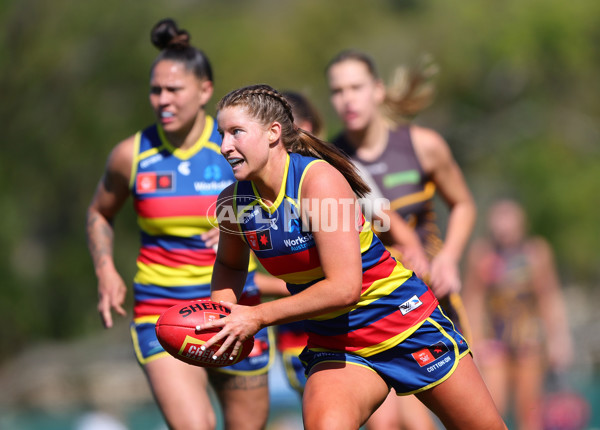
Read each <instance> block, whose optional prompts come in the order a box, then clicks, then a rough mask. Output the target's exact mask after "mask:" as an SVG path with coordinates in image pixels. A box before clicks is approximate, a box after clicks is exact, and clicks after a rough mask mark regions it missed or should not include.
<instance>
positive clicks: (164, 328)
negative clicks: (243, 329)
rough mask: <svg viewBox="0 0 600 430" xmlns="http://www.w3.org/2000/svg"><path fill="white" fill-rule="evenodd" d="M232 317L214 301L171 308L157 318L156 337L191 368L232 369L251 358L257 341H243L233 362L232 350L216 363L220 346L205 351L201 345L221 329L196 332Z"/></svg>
mask: <svg viewBox="0 0 600 430" xmlns="http://www.w3.org/2000/svg"><path fill="white" fill-rule="evenodd" d="M229 313H230V311H229V309H227V308H226V307H225V306H222V305H220V304H219V303H217V302H213V301H211V300H194V301H190V302H185V303H181V304H178V305H175V306H172V307H170V308H169V309H167V310H166V311H165V312H164V313H163V314H162V315H161V316H160V318H158V321H156V337H158V341H159V342H160V344H161V345H162V347H163V348H164V349H165V350H166V351H167V352H168V353H169V354H171V355H172V356H173V357H175V358H177V359H179V360H181V361H184V362H186V363H188V364H193V365H195V366H202V367H224V366H231V365H232V364H235V363H237V362H239V361H241V360H243V359H244V358H246V357H247V356H248V355H249V354H250V352H251V351H252V348H253V347H254V337H251V338H249V339H247V340H246V341H244V343H243V344H242V347H241V348H240V349H239V350H238V353H237V354H236V355H235V356H233V359H230V357H232V355H231V354H232V350H233V347H231V348H229V349H228V350H227V351H225V352H224V353H223V354H222V355H221V356H220V357H219V358H217V359H216V360H215V359H213V356H214V355H215V353H216V352H217V351H218V350H219V348H220V347H221V342H217V343H216V344H215V345H213V346H211V347H210V348H208V349H206V350H204V351H203V350H202V345H204V343H205V342H206V341H207V340H209V339H210V338H211V337H213V336H214V335H215V333H217V332H219V331H220V330H221V328H220V327H218V328H213V329H207V330H202V331H197V330H196V326H197V325H199V324H204V323H206V322H209V321H212V320H214V319H218V318H225V317H226V316H227V315H228V314H229Z"/></svg>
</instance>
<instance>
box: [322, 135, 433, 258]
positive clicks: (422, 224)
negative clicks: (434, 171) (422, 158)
mask: <svg viewBox="0 0 600 430" xmlns="http://www.w3.org/2000/svg"><path fill="white" fill-rule="evenodd" d="M333 143H334V144H335V145H336V146H337V147H339V148H340V149H342V150H343V151H344V152H346V153H347V154H348V155H350V157H351V158H353V159H355V160H357V161H359V162H360V163H361V164H362V166H363V167H364V169H365V170H366V171H367V172H368V173H369V174H370V175H371V176H372V178H373V180H374V181H375V184H376V186H377V188H378V189H379V191H380V192H381V194H382V195H383V197H385V198H386V199H388V200H389V201H390V207H391V209H393V210H395V211H396V212H398V214H399V215H400V216H402V217H403V218H404V219H405V220H406V221H407V222H408V224H409V225H411V226H412V227H413V228H414V229H415V231H416V232H417V234H418V235H419V237H420V238H421V241H422V243H423V246H424V248H425V251H426V252H427V254H428V255H429V256H430V257H432V256H434V255H436V254H437V253H438V252H439V250H440V249H441V247H442V240H441V233H440V230H439V228H438V226H437V224H436V217H435V212H434V202H433V197H434V195H435V190H436V187H435V183H434V182H433V181H432V180H431V178H430V177H429V176H428V175H427V174H426V173H425V172H424V171H423V168H422V166H421V163H420V162H419V160H418V158H417V155H416V153H415V149H414V146H413V142H412V139H411V136H410V126H401V127H398V128H396V129H394V130H391V131H390V133H389V136H388V142H387V146H386V148H385V150H384V151H383V153H382V154H381V155H380V156H379V157H378V158H377V159H376V160H371V161H365V160H362V159H360V158H358V157H357V155H356V148H354V147H353V146H352V145H351V144H350V142H349V141H348V139H347V138H346V137H345V136H344V134H340V135H339V136H338V137H336V138H335V139H334V140H333Z"/></svg>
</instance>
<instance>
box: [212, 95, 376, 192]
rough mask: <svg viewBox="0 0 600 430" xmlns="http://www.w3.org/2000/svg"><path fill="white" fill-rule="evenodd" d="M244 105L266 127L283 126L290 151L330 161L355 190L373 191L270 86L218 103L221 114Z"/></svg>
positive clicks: (342, 155)
mask: <svg viewBox="0 0 600 430" xmlns="http://www.w3.org/2000/svg"><path fill="white" fill-rule="evenodd" d="M234 106H242V107H244V108H245V109H246V111H247V112H248V113H249V114H250V115H251V116H252V117H253V118H254V119H256V120H258V121H259V122H261V123H262V124H265V125H266V124H270V123H272V122H274V121H277V122H278V123H280V124H281V141H282V142H283V145H284V147H285V149H286V150H287V151H288V152H295V153H298V154H301V155H306V156H309V157H315V158H319V159H322V160H325V161H327V162H328V163H329V164H331V165H332V166H333V167H335V168H336V169H337V170H339V171H340V173H341V174H342V175H343V176H344V177H345V178H346V180H347V181H348V182H349V183H350V187H352V190H353V191H354V192H355V193H356V194H357V195H358V196H359V197H363V196H365V195H366V194H368V193H369V191H370V189H369V186H368V185H367V184H365V182H364V181H363V180H362V178H361V177H360V175H359V174H358V172H357V171H356V168H355V167H354V164H352V161H351V160H350V158H348V156H347V155H346V154H345V153H344V152H342V151H341V150H339V149H338V148H336V147H335V146H333V145H331V144H329V143H327V142H324V141H322V140H321V139H319V138H318V137H316V136H315V135H313V134H312V133H309V132H307V131H305V130H302V129H301V128H298V127H297V126H296V125H295V124H294V115H293V113H292V107H291V106H290V104H289V103H288V101H287V100H286V99H285V97H284V96H283V95H282V94H281V93H279V92H278V91H276V90H275V89H273V88H272V87H270V86H269V85H264V84H259V85H251V86H248V87H244V88H240V89H237V90H233V91H231V92H230V93H229V94H227V95H226V96H225V97H223V98H222V99H221V100H219V102H218V103H217V111H220V110H223V109H225V108H227V107H234Z"/></svg>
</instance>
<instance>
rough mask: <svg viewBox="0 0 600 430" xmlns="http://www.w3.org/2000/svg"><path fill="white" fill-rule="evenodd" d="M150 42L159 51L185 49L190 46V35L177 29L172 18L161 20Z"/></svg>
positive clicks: (153, 31) (154, 28)
mask: <svg viewBox="0 0 600 430" xmlns="http://www.w3.org/2000/svg"><path fill="white" fill-rule="evenodd" d="M150 40H151V41H152V44H153V45H154V46H156V47H157V48H158V49H160V50H163V49H167V48H172V49H183V48H187V47H188V46H190V34H189V33H188V32H187V31H185V30H180V29H179V28H177V23H176V22H175V21H174V20H173V19H171V18H165V19H161V20H160V21H159V22H158V23H156V25H154V27H153V28H152V31H151V32H150Z"/></svg>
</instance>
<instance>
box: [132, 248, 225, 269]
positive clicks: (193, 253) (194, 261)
mask: <svg viewBox="0 0 600 430" xmlns="http://www.w3.org/2000/svg"><path fill="white" fill-rule="evenodd" d="M215 258H216V254H215V251H214V250H213V249H212V248H209V249H170V250H167V249H163V248H158V247H155V246H153V247H144V248H142V249H141V250H140V254H139V256H138V258H137V261H139V262H141V263H144V264H160V265H163V266H167V267H178V266H182V265H186V264H191V265H194V266H212V265H213V264H215Z"/></svg>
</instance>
